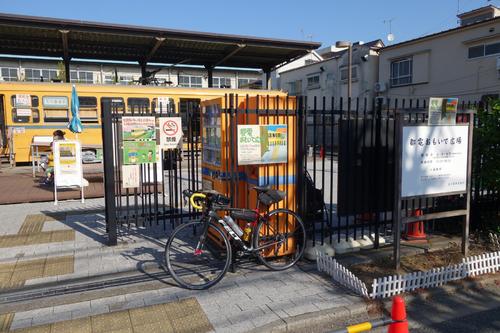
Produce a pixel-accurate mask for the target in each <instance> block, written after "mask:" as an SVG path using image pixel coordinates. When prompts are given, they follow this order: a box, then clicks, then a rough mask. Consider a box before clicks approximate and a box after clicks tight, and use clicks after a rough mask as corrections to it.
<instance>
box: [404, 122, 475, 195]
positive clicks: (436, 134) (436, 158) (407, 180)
mask: <svg viewBox="0 0 500 333" xmlns="http://www.w3.org/2000/svg"><path fill="white" fill-rule="evenodd" d="M467 151H468V127H467V126H407V127H403V152H402V153H403V154H402V184H401V196H402V197H412V196H420V195H435V194H442V193H443V194H444V193H451V192H465V191H466V185H467V181H466V180H467Z"/></svg>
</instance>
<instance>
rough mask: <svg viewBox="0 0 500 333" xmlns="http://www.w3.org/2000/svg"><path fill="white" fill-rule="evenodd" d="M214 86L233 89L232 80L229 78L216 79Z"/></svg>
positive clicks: (213, 80) (213, 82)
mask: <svg viewBox="0 0 500 333" xmlns="http://www.w3.org/2000/svg"><path fill="white" fill-rule="evenodd" d="M212 85H213V87H214V88H231V79H230V78H228V77H214V78H213V79H212Z"/></svg>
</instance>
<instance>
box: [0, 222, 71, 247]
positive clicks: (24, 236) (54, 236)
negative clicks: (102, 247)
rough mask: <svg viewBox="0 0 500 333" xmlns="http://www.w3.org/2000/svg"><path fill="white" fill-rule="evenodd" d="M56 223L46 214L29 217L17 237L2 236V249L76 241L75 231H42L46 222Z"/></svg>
mask: <svg viewBox="0 0 500 333" xmlns="http://www.w3.org/2000/svg"><path fill="white" fill-rule="evenodd" d="M49 221H54V218H53V217H50V216H47V215H45V214H32V215H27V216H26V218H25V219H24V222H23V224H22V225H21V228H19V231H18V232H17V234H15V235H4V236H0V248H6V247H15V246H25V245H34V244H46V243H55V242H65V241H74V240H75V231H74V230H55V231H42V229H43V224H44V223H45V222H49Z"/></svg>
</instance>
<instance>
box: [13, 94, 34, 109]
mask: <svg viewBox="0 0 500 333" xmlns="http://www.w3.org/2000/svg"><path fill="white" fill-rule="evenodd" d="M38 103H39V101H38V96H35V95H31V107H32V108H37V107H38ZM11 104H12V107H14V108H16V107H17V106H18V105H16V95H12V96H11Z"/></svg>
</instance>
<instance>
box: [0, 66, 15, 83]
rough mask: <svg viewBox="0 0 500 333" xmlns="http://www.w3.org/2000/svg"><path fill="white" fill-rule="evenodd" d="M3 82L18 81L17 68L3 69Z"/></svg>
mask: <svg viewBox="0 0 500 333" xmlns="http://www.w3.org/2000/svg"><path fill="white" fill-rule="evenodd" d="M1 74H2V80H3V81H18V80H19V77H18V75H17V68H8V67H2V71H1Z"/></svg>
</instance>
